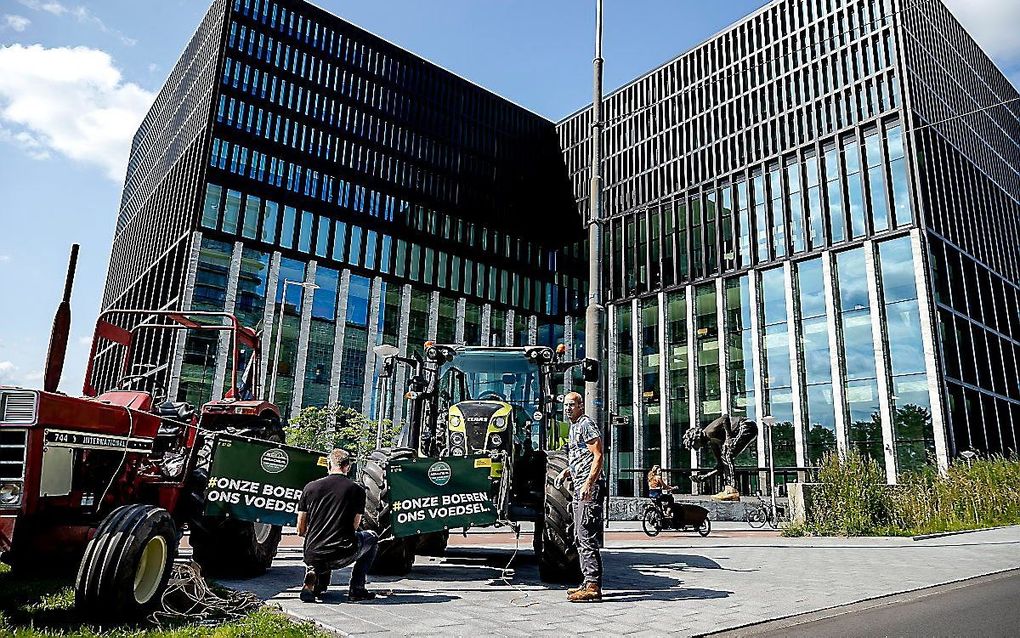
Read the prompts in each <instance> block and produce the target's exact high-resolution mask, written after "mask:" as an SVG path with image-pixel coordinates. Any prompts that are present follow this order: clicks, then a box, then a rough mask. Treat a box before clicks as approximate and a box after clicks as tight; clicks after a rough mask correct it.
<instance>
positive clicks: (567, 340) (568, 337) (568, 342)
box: [563, 315, 574, 394]
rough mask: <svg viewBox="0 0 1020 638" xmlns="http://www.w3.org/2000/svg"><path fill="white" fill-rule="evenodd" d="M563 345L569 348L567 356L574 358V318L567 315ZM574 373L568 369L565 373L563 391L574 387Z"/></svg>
mask: <svg viewBox="0 0 1020 638" xmlns="http://www.w3.org/2000/svg"><path fill="white" fill-rule="evenodd" d="M563 347H564V348H566V349H567V353H566V358H567V359H568V360H573V358H574V318H573V317H571V316H569V315H568V316H566V317H564V318H563ZM573 376H574V375H573V374H572V373H571V372H570V371H569V370H568V371H567V372H565V373H564V374H563V393H564V394H566V393H567V392H570V391H571V390H573V389H574V386H573Z"/></svg>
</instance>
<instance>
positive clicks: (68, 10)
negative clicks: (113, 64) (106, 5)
mask: <svg viewBox="0 0 1020 638" xmlns="http://www.w3.org/2000/svg"><path fill="white" fill-rule="evenodd" d="M18 2H20V3H21V4H23V5H24V6H26V7H28V8H29V9H32V10H33V11H45V12H46V13H49V14H52V15H55V16H57V17H63V16H65V15H67V16H71V17H72V18H74V19H75V20H77V21H78V22H80V23H82V24H89V25H92V26H93V27H95V28H97V29H99V30H100V31H102V32H103V33H106V34H109V35H112V36H114V37H116V38H117V39H118V40H120V41H121V43H123V44H125V45H126V46H129V47H131V46H134V45H136V44H137V43H138V40H135V39H134V38H129V37H127V36H126V35H124V34H123V33H121V32H120V31H118V30H117V29H113V28H110V27H108V26H107V25H106V23H105V22H103V21H102V20H101V19H100V18H99V16H97V15H96V14H94V13H92V12H91V11H89V9H88V8H87V7H84V6H82V5H75V6H68V5H66V4H62V3H60V2H56V1H55V0H18Z"/></svg>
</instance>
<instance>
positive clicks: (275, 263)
mask: <svg viewBox="0 0 1020 638" xmlns="http://www.w3.org/2000/svg"><path fill="white" fill-rule="evenodd" d="M281 258H282V256H281V255H280V251H274V252H273V254H272V256H271V257H270V258H269V276H268V278H267V279H266V307H265V308H264V309H263V311H262V363H261V364H260V365H259V381H260V383H261V385H262V397H263V398H264V399H265V400H267V401H274V400H275V399H276V397H273V396H271V395H270V391H269V390H270V388H269V370H270V367H269V366H270V363H271V361H270V360H271V359H272V358H273V357H275V356H276V353H275V352H272V351H271V349H272V346H273V330H274V329H275V328H276V287H277V286H278V285H279V281H280V259H281ZM272 365H273V366H274V367H275V366H276V363H275V362H273V363H272Z"/></svg>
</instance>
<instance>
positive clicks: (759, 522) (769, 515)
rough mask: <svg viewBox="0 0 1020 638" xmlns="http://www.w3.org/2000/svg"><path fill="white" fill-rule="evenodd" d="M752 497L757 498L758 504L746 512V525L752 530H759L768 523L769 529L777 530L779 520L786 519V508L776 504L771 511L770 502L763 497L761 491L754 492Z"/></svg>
mask: <svg viewBox="0 0 1020 638" xmlns="http://www.w3.org/2000/svg"><path fill="white" fill-rule="evenodd" d="M754 495H755V496H757V497H758V503H756V504H755V505H753V506H752V507H751V508H750V509H748V510H747V515H746V518H747V524H748V525H750V526H751V527H753V528H754V529H760V528H762V527H765V523H768V524H769V527H771V528H772V529H777V528H778V527H779V521H780V519H785V518H786V508H784V507H783V506H782V505H779V504H778V503H777V504H776V507H775V509H774V510H773V509H772V500H771V499H766V498H765V497H763V496H762V495H761V491H758V492H755V493H754Z"/></svg>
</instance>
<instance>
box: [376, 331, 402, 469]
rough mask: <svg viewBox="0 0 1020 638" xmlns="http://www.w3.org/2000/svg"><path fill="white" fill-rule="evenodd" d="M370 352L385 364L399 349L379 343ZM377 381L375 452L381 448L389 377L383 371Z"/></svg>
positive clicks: (389, 344)
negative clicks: (378, 384)
mask: <svg viewBox="0 0 1020 638" xmlns="http://www.w3.org/2000/svg"><path fill="white" fill-rule="evenodd" d="M372 352H374V353H375V356H377V357H379V358H380V359H382V360H383V361H384V362H385V361H386V360H387V359H389V358H390V357H395V356H397V355H398V354H400V348H398V347H397V346H395V345H393V344H392V343H380V344H379V345H377V346H375V347H373V348H372ZM379 379H380V380H381V381H382V387H381V388H379V408H378V410H377V413H376V425H375V449H377V450H378V449H379V448H381V447H382V422H383V419H385V418H386V404H387V403H388V402H387V401H386V398H387V397H386V395H387V393H388V392H389V384H390V375H389V374H387V373H386V370H385V369H384V370H383V372H382V373H381V374H380V375H379Z"/></svg>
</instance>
